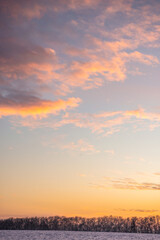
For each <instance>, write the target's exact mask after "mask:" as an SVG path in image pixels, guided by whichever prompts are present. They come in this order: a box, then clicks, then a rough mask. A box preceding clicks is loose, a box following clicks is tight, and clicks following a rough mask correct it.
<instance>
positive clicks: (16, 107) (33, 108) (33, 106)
mask: <svg viewBox="0 0 160 240" xmlns="http://www.w3.org/2000/svg"><path fill="white" fill-rule="evenodd" d="M80 102H81V99H80V98H69V99H68V100H66V101H65V100H62V99H59V100H57V101H50V100H41V99H35V101H33V103H32V102H30V103H27V102H26V103H25V104H16V103H11V104H10V105H6V104H0V117H2V116H13V115H16V116H21V117H27V116H34V117H36V116H39V117H41V118H42V117H46V116H47V115H48V114H57V113H58V112H59V111H62V110H63V111H64V110H66V109H68V108H74V107H77V106H78V104H79V103H80Z"/></svg>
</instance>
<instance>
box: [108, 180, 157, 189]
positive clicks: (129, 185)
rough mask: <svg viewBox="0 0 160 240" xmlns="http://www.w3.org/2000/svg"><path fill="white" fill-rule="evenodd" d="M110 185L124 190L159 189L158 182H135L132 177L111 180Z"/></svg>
mask: <svg viewBox="0 0 160 240" xmlns="http://www.w3.org/2000/svg"><path fill="white" fill-rule="evenodd" d="M111 182H112V187H113V188H116V189H126V190H160V184H157V183H150V182H149V183H148V182H143V183H140V182H137V181H135V180H134V179H132V178H121V179H117V180H112V181H111Z"/></svg>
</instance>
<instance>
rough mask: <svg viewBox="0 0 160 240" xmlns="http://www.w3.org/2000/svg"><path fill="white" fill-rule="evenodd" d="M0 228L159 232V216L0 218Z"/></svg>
mask: <svg viewBox="0 0 160 240" xmlns="http://www.w3.org/2000/svg"><path fill="white" fill-rule="evenodd" d="M0 230H65V231H98V232H126V233H156V234H160V216H150V217H131V218H122V217H114V216H105V217H98V218H83V217H64V216H53V217H32V218H8V219H1V220H0Z"/></svg>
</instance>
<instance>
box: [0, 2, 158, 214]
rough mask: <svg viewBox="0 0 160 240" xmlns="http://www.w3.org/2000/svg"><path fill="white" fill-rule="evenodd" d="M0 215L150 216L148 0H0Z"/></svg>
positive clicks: (153, 92) (152, 94) (152, 71)
mask: <svg viewBox="0 0 160 240" xmlns="http://www.w3.org/2000/svg"><path fill="white" fill-rule="evenodd" d="M0 32H1V38H0V39H1V40H0V75H1V77H0V133H1V138H0V153H1V156H0V161H1V167H0V218H6V217H24V216H53V215H60V216H62V215H63V216H86V217H93V216H95V217H96V216H104V215H114V216H118V215H121V216H124V217H128V216H148V215H160V1H159V0H59V1H58V0H45V1H44V0H27V1H26V0H1V1H0Z"/></svg>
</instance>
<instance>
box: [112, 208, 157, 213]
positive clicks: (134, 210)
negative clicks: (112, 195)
mask: <svg viewBox="0 0 160 240" xmlns="http://www.w3.org/2000/svg"><path fill="white" fill-rule="evenodd" d="M115 211H120V212H136V213H155V212H159V210H157V209H123V208H118V209H115Z"/></svg>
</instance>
